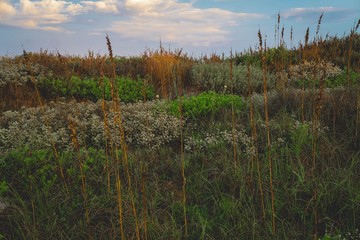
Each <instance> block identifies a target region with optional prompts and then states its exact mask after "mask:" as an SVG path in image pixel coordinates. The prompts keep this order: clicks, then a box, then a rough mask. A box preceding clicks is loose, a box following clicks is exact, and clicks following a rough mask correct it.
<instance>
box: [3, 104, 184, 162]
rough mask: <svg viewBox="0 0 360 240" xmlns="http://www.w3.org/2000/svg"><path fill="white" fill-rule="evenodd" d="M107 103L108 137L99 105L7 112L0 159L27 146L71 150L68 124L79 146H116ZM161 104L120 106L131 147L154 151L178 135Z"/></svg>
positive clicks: (176, 123)
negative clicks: (111, 144) (107, 142)
mask: <svg viewBox="0 0 360 240" xmlns="http://www.w3.org/2000/svg"><path fill="white" fill-rule="evenodd" d="M111 106H112V104H111V102H106V103H105V109H104V110H105V112H106V116H107V118H106V120H107V124H108V129H107V130H109V132H110V136H106V134H105V132H106V131H105V128H104V112H103V110H102V102H101V101H99V102H97V103H92V102H82V103H76V102H74V101H72V102H68V103H63V102H57V103H51V104H49V105H48V106H44V107H37V108H22V109H21V110H20V111H7V112H4V113H3V114H2V116H1V118H0V119H1V121H0V157H1V154H2V153H6V152H7V151H11V150H14V149H17V148H19V147H21V146H28V147H29V149H48V148H51V147H52V146H55V147H57V148H59V149H65V150H71V149H73V144H72V142H71V137H69V136H71V131H70V130H69V125H70V122H71V123H72V124H73V128H75V130H76V137H77V141H78V142H79V145H80V146H88V147H91V146H93V147H99V148H103V147H104V146H105V143H106V142H105V141H106V140H108V141H111V142H112V143H114V142H116V143H118V144H120V136H119V134H114V133H116V132H118V131H117V126H115V124H114V118H115V115H116V114H115V113H114V111H113V110H112V109H111ZM161 106H165V104H164V103H163V102H154V101H148V102H145V103H142V102H139V103H135V104H122V105H121V118H122V123H123V126H124V129H125V140H126V143H127V144H129V145H130V146H131V147H146V148H153V149H154V148H158V147H159V146H162V145H165V144H168V143H170V142H172V141H176V140H177V139H178V137H179V136H180V128H179V126H180V121H179V119H178V118H177V117H174V116H170V115H169V114H167V113H166V112H165V111H160V110H158V109H160V108H161Z"/></svg>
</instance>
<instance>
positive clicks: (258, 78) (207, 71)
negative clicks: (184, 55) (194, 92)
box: [192, 63, 275, 95]
mask: <svg viewBox="0 0 360 240" xmlns="http://www.w3.org/2000/svg"><path fill="white" fill-rule="evenodd" d="M247 74H248V69H247V66H241V65H239V66H233V81H231V80H230V65H229V63H197V64H195V65H194V66H193V69H192V81H193V83H194V84H195V85H196V86H197V87H199V88H200V89H202V90H205V91H215V92H217V93H224V92H227V93H230V92H231V86H233V92H232V93H233V94H239V95H247V94H248V92H249V87H248V79H247ZM250 84H251V88H252V90H253V91H254V92H262V91H263V86H264V85H263V72H262V70H261V68H258V67H253V66H251V67H250ZM274 86H275V76H274V75H273V74H269V73H268V74H267V88H268V90H270V89H273V88H274Z"/></svg>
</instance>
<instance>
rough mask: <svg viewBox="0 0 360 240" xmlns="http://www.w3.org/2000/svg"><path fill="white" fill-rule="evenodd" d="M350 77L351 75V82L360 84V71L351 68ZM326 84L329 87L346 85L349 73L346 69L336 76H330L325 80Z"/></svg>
mask: <svg viewBox="0 0 360 240" xmlns="http://www.w3.org/2000/svg"><path fill="white" fill-rule="evenodd" d="M349 77H350V79H349V80H350V82H349V83H350V84H352V85H353V84H360V73H357V72H355V71H353V70H352V69H350V70H349ZM325 83H326V86H327V87H329V88H335V87H341V86H346V85H347V84H348V74H347V71H346V69H345V70H344V71H342V72H341V74H339V75H336V76H334V77H330V78H328V79H326V81H325Z"/></svg>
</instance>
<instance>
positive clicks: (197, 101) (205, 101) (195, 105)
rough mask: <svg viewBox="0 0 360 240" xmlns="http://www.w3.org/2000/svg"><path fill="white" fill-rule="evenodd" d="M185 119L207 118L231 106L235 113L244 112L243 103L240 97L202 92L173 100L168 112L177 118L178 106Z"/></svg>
mask: <svg viewBox="0 0 360 240" xmlns="http://www.w3.org/2000/svg"><path fill="white" fill-rule="evenodd" d="M180 104H181V106H182V111H183V114H184V116H185V117H189V118H193V119H198V118H202V117H208V116H210V115H214V114H217V113H219V112H220V110H222V109H226V108H227V109H231V107H232V105H233V106H234V110H235V111H236V112H239V111H242V110H244V107H245V103H244V101H243V99H242V97H240V96H237V95H225V94H218V93H215V92H204V93H201V94H199V95H198V96H193V97H189V98H183V99H182V102H181V103H180V100H179V99H178V100H175V101H173V102H171V103H170V112H171V113H172V114H173V115H176V116H179V115H180V112H179V105H180Z"/></svg>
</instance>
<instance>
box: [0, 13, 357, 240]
mask: <svg viewBox="0 0 360 240" xmlns="http://www.w3.org/2000/svg"><path fill="white" fill-rule="evenodd" d="M320 20H321V18H320ZM320 20H319V23H320ZM279 25H280V17H279V19H278V26H279ZM358 26H359V24H358V25H357V26H355V27H354V29H352V30H351V32H350V34H349V35H348V36H344V37H342V38H338V37H327V38H326V39H322V38H320V37H318V38H315V39H314V40H313V41H312V42H310V41H309V39H308V32H307V33H306V36H305V43H304V44H302V43H300V44H299V46H298V47H297V48H293V49H288V48H286V45H285V43H284V41H283V36H277V37H278V44H277V46H275V47H273V48H270V49H267V47H266V44H265V43H264V42H263V41H262V35H261V32H260V31H259V44H258V46H259V47H258V48H257V49H256V50H252V49H250V50H249V51H246V52H243V53H241V54H235V56H232V53H231V54H230V57H229V58H225V57H224V56H221V57H220V56H216V55H212V56H210V57H207V56H205V57H202V58H201V59H195V58H190V57H188V56H187V55H186V54H184V53H183V52H182V51H181V50H176V51H171V50H164V49H163V48H162V46H160V49H159V50H156V51H148V52H145V53H144V54H143V55H142V56H139V57H132V58H124V57H116V56H114V55H113V49H112V47H111V42H110V39H109V38H108V37H106V43H107V46H108V49H109V56H98V55H96V56H95V55H94V54H93V53H91V52H89V54H88V56H85V57H77V56H62V55H61V54H60V53H49V52H47V51H40V52H39V53H28V52H26V51H24V54H23V55H21V56H17V57H15V58H8V57H3V58H2V59H1V60H0V103H1V105H0V114H1V118H0V239H316V240H318V239H321V240H329V239H331V240H332V239H358V238H359V236H360V235H359V230H358V227H359V223H360V217H359V216H360V178H359V176H360V147H359V143H360V78H359V76H360V71H359V69H360V68H359V65H358V63H359V62H358V61H357V59H358V56H359V52H358V49H359V48H357V47H356V46H358V44H359V34H357V30H358ZM318 27H319V26H318ZM277 33H279V30H278V31H277Z"/></svg>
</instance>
